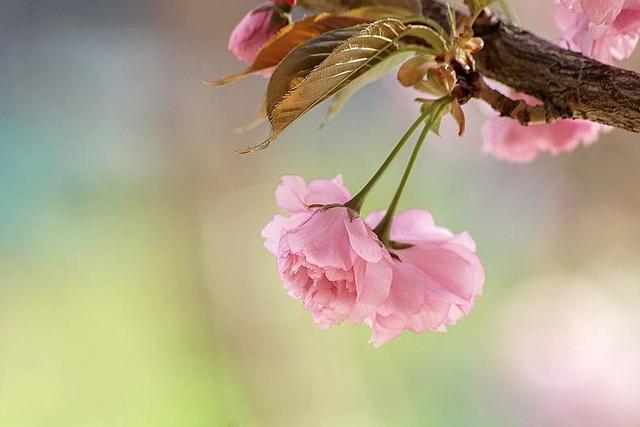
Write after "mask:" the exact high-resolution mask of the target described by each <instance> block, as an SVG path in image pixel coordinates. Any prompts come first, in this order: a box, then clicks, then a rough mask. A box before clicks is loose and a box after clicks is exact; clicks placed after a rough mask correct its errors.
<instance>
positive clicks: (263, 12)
mask: <svg viewBox="0 0 640 427" xmlns="http://www.w3.org/2000/svg"><path fill="white" fill-rule="evenodd" d="M295 4H296V0H269V1H267V2H265V3H262V4H261V5H259V6H258V7H257V8H255V9H253V10H252V11H251V12H249V13H247V14H246V15H245V16H244V18H242V20H241V21H240V22H239V23H238V25H237V26H236V27H235V28H234V30H233V32H232V33H231V37H230V38H229V50H230V51H231V52H233V53H234V54H235V55H236V56H237V57H238V59H240V60H241V61H244V62H245V63H247V64H253V61H254V60H255V59H256V56H258V53H259V52H260V49H262V47H263V46H264V45H265V44H266V43H267V42H268V41H269V40H271V38H272V37H273V36H274V35H275V34H276V33H277V32H278V31H280V29H282V28H283V27H285V26H286V25H287V24H288V23H289V19H288V18H287V17H285V15H286V13H285V12H286V11H287V10H289V9H290V8H291V7H293V6H295Z"/></svg>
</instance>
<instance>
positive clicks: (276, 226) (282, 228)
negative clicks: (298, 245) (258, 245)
mask: <svg viewBox="0 0 640 427" xmlns="http://www.w3.org/2000/svg"><path fill="white" fill-rule="evenodd" d="M308 218H309V214H306V213H303V214H294V215H291V216H290V217H284V216H282V215H275V216H274V217H273V219H272V220H271V221H270V222H269V223H268V224H267V225H266V226H265V227H264V228H263V229H262V232H261V236H262V238H263V239H264V247H265V248H267V250H269V252H271V253H272V254H274V255H275V254H277V252H278V244H279V243H280V238H281V237H282V235H283V234H284V233H286V232H287V231H289V230H292V229H294V228H296V227H297V226H299V225H300V224H302V223H303V222H305V221H306V220H307V219H308Z"/></svg>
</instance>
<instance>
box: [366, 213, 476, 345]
mask: <svg viewBox="0 0 640 427" xmlns="http://www.w3.org/2000/svg"><path fill="white" fill-rule="evenodd" d="M382 216H383V213H375V214H372V215H370V216H369V217H368V218H367V223H368V224H369V226H371V227H373V226H375V225H377V223H379V222H380V220H381V218H382ZM390 237H391V239H392V241H393V242H395V243H396V244H400V245H401V246H399V247H401V248H402V247H404V246H406V248H403V249H394V250H393V251H392V252H393V254H394V258H393V264H392V265H393V279H392V282H391V289H390V292H389V297H388V299H387V300H386V301H385V303H384V304H383V305H382V306H381V307H380V308H379V309H378V310H376V313H375V314H374V315H373V316H371V317H370V318H369V319H367V322H368V323H369V324H370V325H371V327H372V329H373V334H372V337H371V343H372V344H373V345H374V346H376V347H379V346H381V345H383V344H384V343H386V342H388V341H389V340H391V339H393V338H395V337H396V336H398V335H400V334H401V333H402V332H403V331H405V330H408V331H411V332H414V333H422V332H445V331H446V328H447V326H448V325H454V324H455V323H457V322H458V320H460V318H462V317H463V316H464V315H466V314H468V313H469V312H470V311H471V310H472V309H473V307H474V303H475V298H476V297H477V296H478V295H480V294H481V293H482V288H483V285H484V269H483V267H482V264H481V263H480V260H479V258H478V256H477V255H476V245H475V242H474V240H473V239H472V238H471V236H469V235H468V234H467V233H462V234H459V235H453V234H452V233H451V232H450V231H449V230H447V229H444V228H441V227H438V226H437V225H435V223H434V221H433V218H432V216H431V215H430V214H429V213H428V212H426V211H423V210H409V211H406V212H403V213H401V214H399V215H397V216H396V217H395V218H394V221H393V225H392V228H391V235H390Z"/></svg>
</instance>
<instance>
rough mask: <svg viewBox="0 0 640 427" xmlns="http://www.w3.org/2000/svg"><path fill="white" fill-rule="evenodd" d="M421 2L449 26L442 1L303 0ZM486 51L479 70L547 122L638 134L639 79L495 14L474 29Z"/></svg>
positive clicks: (324, 0)
mask: <svg viewBox="0 0 640 427" xmlns="http://www.w3.org/2000/svg"><path fill="white" fill-rule="evenodd" d="M419 1H421V2H422V11H423V14H424V15H425V16H427V17H429V18H432V19H434V20H436V21H437V22H439V23H440V24H441V25H443V26H444V27H445V28H446V27H448V24H447V22H448V20H447V6H446V3H445V2H443V1H440V0H299V3H300V4H301V5H302V6H303V7H306V8H309V9H312V10H316V11H320V12H333V13H339V12H344V11H345V10H347V9H349V8H351V7H356V6H358V5H362V4H363V3H366V4H390V3H393V4H398V3H402V4H404V5H410V4H414V2H419ZM474 31H475V33H476V35H477V36H479V37H482V39H483V40H484V49H482V50H481V51H480V52H478V53H477V54H476V55H475V58H476V61H477V66H478V71H479V72H480V73H481V74H482V75H484V76H486V77H489V78H491V79H494V80H497V81H499V82H501V83H503V84H505V85H507V86H509V87H511V88H513V89H515V90H517V91H520V92H524V93H526V94H528V95H532V96H534V97H536V98H538V99H540V100H541V101H542V102H543V103H544V110H545V117H546V119H547V120H548V121H552V120H554V119H559V118H574V119H587V120H591V121H593V122H598V123H602V124H605V125H609V126H614V127H617V128H621V129H625V130H628V131H631V132H640V74H638V73H635V72H633V71H628V70H623V69H620V68H616V67H612V66H609V65H605V64H602V63H600V62H598V61H595V60H593V59H590V58H587V57H585V56H583V55H580V54H579V53H575V52H571V51H568V50H565V49H563V48H561V47H559V46H556V45H554V44H553V43H551V42H548V41H546V40H543V39H541V38H539V37H537V36H535V35H533V34H531V33H529V32H528V31H525V30H523V29H521V28H519V27H517V26H515V25H513V24H509V23H507V22H504V21H501V20H500V19H499V18H498V17H496V16H494V15H483V16H481V17H480V18H479V19H478V20H477V21H476V24H475V25H474Z"/></svg>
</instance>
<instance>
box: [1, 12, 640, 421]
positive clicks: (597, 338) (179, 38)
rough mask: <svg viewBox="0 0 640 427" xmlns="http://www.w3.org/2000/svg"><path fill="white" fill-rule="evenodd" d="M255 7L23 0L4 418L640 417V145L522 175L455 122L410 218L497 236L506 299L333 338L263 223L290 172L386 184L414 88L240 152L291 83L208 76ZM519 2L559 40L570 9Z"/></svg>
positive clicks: (11, 69)
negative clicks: (386, 336) (387, 163)
mask: <svg viewBox="0 0 640 427" xmlns="http://www.w3.org/2000/svg"><path fill="white" fill-rule="evenodd" d="M254 5H255V4H254V3H253V2H252V1H250V0H242V1H234V2H223V1H221V0H214V1H203V0H187V1H181V2H176V1H168V0H156V1H147V0H140V1H136V2H129V1H124V0H114V1H109V2H100V1H86V0H83V1H80V0H58V1H41V0H2V2H0V34H1V35H2V36H1V37H0V203H1V209H0V426H7V427H34V426H35V427H40V426H42V427H107V426H109V427H115V426H118V427H134V426H135V427H139V426H142V427H146V426H150V427H151V426H152V427H165V426H167V427H168V426H180V427H205V426H266V427H271V426H273V427H279V426H305V427H306V426H309V427H315V426H318V427H320V426H323V427H324V426H349V427H351V426H354V427H357V426H372V427H376V426H427V425H428V426H448V427H457V426H460V427H463V426H464V427H467V426H480V427H482V426H487V427H489V426H491V427H500V426H550V425H551V426H554V425H558V426H576V427H577V426H581V427H582V426H594V427H605V426H630V427H632V426H636V427H637V426H638V425H640V338H639V336H638V335H639V334H638V327H640V316H639V314H638V313H637V309H635V307H637V306H638V304H639V303H640V292H639V290H640V279H639V276H638V274H639V272H640V265H639V263H638V259H639V258H638V253H639V252H640V227H639V225H638V215H639V214H640V192H638V190H637V189H638V188H639V187H640V169H639V168H638V164H640V144H639V142H640V141H638V137H637V135H632V134H629V133H625V132H621V131H613V132H612V133H610V134H608V135H605V136H603V137H602V138H601V140H600V142H598V143H597V144H595V145H593V146H591V147H588V148H580V149H578V150H577V151H576V152H574V153H572V154H570V155H563V156H560V157H557V158H552V157H550V156H543V157H542V158H541V159H540V160H538V161H536V162H534V163H533V164H530V165H527V166H518V165H511V164H507V163H504V162H500V161H497V160H495V159H494V158H491V157H489V156H487V155H485V154H483V153H482V139H481V135H480V125H481V123H482V121H483V118H484V113H483V112H482V109H480V108H478V107H477V106H474V105H470V106H469V107H468V108H467V111H468V117H469V121H470V122H471V123H470V125H469V129H468V131H467V134H466V136H465V138H464V139H462V140H460V139H458V138H457V137H455V132H454V130H455V129H454V128H453V126H452V124H451V123H446V124H445V132H444V134H443V138H442V139H440V140H435V139H434V140H433V142H431V143H430V144H429V146H428V149H427V150H425V151H424V152H423V156H422V158H421V160H420V164H419V167H418V169H417V172H416V173H415V175H414V178H413V180H412V182H411V184H410V186H409V187H408V189H407V192H406V196H405V197H404V199H403V201H402V205H403V207H425V208H427V209H429V210H430V211H432V212H433V214H434V215H435V217H436V220H437V221H438V223H440V224H442V225H443V226H446V227H448V228H450V229H452V230H454V231H456V232H459V231H462V230H468V231H469V232H470V233H471V234H472V235H473V236H474V237H475V238H476V240H477V241H478V244H479V252H480V255H481V257H482V259H483V261H484V263H485V265H486V268H487V283H486V291H485V294H484V296H483V297H482V298H481V299H480V300H479V301H478V304H477V308H476V310H475V311H474V312H473V313H472V314H471V315H470V316H469V317H468V318H466V319H464V320H463V321H461V322H460V324H459V325H458V326H456V327H454V328H452V329H451V331H450V332H449V333H447V334H443V335H422V336H415V335H412V334H406V335H403V336H402V337H400V338H398V339H396V340H395V341H393V342H391V343H389V344H387V345H386V346H385V347H383V348H382V349H379V350H375V349H373V348H372V347H371V346H370V345H368V344H367V339H368V331H367V329H366V328H364V327H358V328H354V327H351V326H349V325H344V326H341V327H338V328H333V329H331V330H329V331H320V330H319V329H318V328H317V327H315V326H314V324H313V322H312V321H311V317H310V316H309V315H308V314H307V313H306V312H304V310H302V309H301V306H300V304H299V302H296V301H293V300H291V299H289V297H288V296H287V295H286V292H284V291H283V289H282V286H281V284H280V282H279V280H278V278H277V274H276V269H275V265H274V260H273V258H272V256H271V255H270V254H269V253H268V252H267V251H266V250H264V249H263V248H262V242H261V239H260V234H259V233H260V230H261V228H262V226H263V225H264V224H265V223H266V222H267V221H268V220H269V219H270V217H271V216H272V215H273V213H274V212H275V206H274V202H273V190H274V188H275V185H276V184H277V182H278V180H279V177H280V176H281V175H284V174H300V175H303V176H304V177H305V178H307V179H313V178H330V177H333V176H335V175H336V174H338V173H343V174H344V177H345V181H346V183H347V185H348V186H349V187H350V188H351V190H352V191H353V190H355V189H357V188H358V187H359V186H361V185H362V184H363V183H364V182H366V180H367V179H368V178H369V177H370V175H371V174H372V172H373V170H374V169H375V168H376V167H377V166H378V165H379V163H380V162H381V160H382V159H383V158H384V157H385V155H386V153H387V152H388V151H389V150H390V148H391V147H392V146H393V144H394V143H395V141H397V139H398V138H399V136H400V135H401V134H402V132H403V131H404V129H405V128H406V127H407V125H408V124H409V123H411V122H412V121H413V119H414V117H415V115H416V112H415V107H414V106H413V105H412V101H411V99H412V97H413V95H414V94H413V93H411V92H407V91H405V90H403V89H400V88H399V87H398V86H397V85H395V84H394V82H393V77H391V78H389V79H386V80H384V81H382V82H380V83H378V84H376V85H375V86H373V87H370V88H369V89H368V90H367V91H365V92H362V93H360V94H358V95H357V96H356V97H355V98H354V99H353V100H352V101H351V102H350V103H349V104H348V105H347V107H346V109H345V111H344V112H343V113H342V114H341V115H340V116H338V117H337V118H336V119H335V120H334V121H333V122H331V123H330V124H329V125H328V126H326V127H325V128H324V129H323V130H322V131H319V130H318V124H319V123H320V122H321V120H322V114H323V111H318V112H315V113H313V114H311V115H309V116H308V117H307V118H306V119H305V120H303V121H301V122H300V123H299V124H296V125H295V126H294V127H293V128H292V129H291V130H290V131H289V132H287V133H286V135H285V136H284V137H283V138H281V140H279V141H278V142H277V143H275V144H274V145H272V146H271V147H270V148H269V149H268V150H266V151H263V152H259V153H256V154H253V155H249V156H239V155H237V154H235V153H234V152H233V151H232V150H231V149H230V147H235V148H239V147H244V146H246V145H249V144H251V143H254V142H256V141H258V140H260V138H262V137H263V136H264V131H265V130H264V129H259V130H255V131H253V132H250V133H248V134H244V135H237V134H234V133H233V128H235V127H237V126H240V125H243V124H245V123H247V122H249V121H251V120H252V119H253V117H254V115H255V111H256V110H257V107H258V104H259V102H260V100H261V96H262V92H263V89H264V87H265V82H264V80H262V79H261V78H258V77H256V78H250V79H247V80H246V81H244V82H242V83H240V84H238V85H235V86H231V87H225V88H220V89H211V88H207V87H205V86H203V85H202V84H201V80H202V79H211V78H215V77H220V76H223V75H226V74H229V73H232V72H234V71H237V70H239V69H240V68H242V64H240V63H239V62H237V61H236V60H235V58H234V57H233V56H232V55H231V54H230V53H228V52H227V51H226V41H227V37H228V34H229V33H230V31H231V29H232V28H233V26H234V25H235V23H236V22H237V21H238V20H239V19H240V17H241V16H242V15H243V14H244V13H246V11H247V10H249V9H250V8H251V7H253V6H254ZM515 5H516V7H517V9H518V11H519V13H520V16H521V17H522V21H523V24H524V25H525V26H526V27H528V28H531V29H532V30H533V31H535V32H537V33H538V34H542V35H544V36H547V37H550V38H553V37H555V36H557V33H556V32H555V30H554V28H553V25H552V9H553V2H552V1H551V0H549V1H545V2H535V4H534V2H529V1H526V0H520V1H516V2H515ZM625 66H627V67H629V68H633V69H636V70H640V61H639V60H638V56H637V55H636V58H635V61H634V60H632V61H630V62H628V63H627V64H625ZM401 167H402V165H401V163H399V164H398V165H397V167H395V168H394V169H393V171H392V173H390V174H388V175H387V179H386V180H385V181H384V183H383V184H382V185H381V186H380V188H379V189H377V190H376V192H375V195H374V197H372V199H371V201H370V202H369V204H368V206H367V209H370V210H373V209H380V208H382V207H384V206H385V205H386V203H387V202H388V200H389V198H390V194H391V191H392V190H393V188H395V185H396V182H397V179H398V178H399V174H400V170H401Z"/></svg>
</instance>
